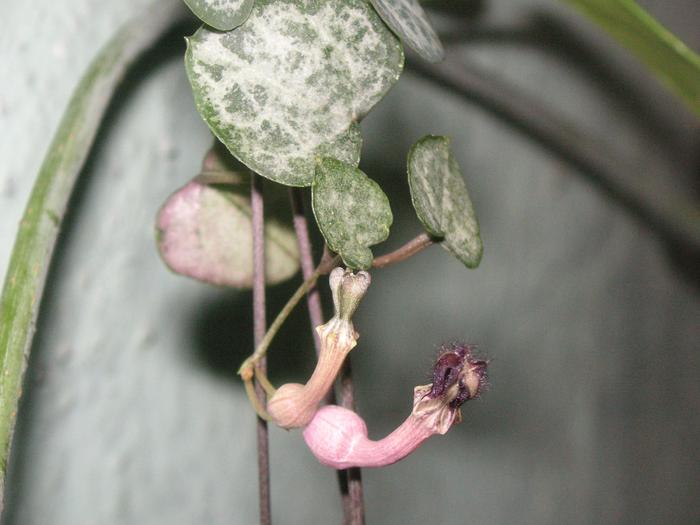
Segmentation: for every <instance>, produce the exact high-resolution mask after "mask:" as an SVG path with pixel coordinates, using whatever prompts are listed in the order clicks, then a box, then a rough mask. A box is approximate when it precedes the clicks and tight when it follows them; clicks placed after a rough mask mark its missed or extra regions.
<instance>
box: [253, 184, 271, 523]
mask: <svg viewBox="0 0 700 525" xmlns="http://www.w3.org/2000/svg"><path fill="white" fill-rule="evenodd" d="M251 177H252V180H251V185H250V188H251V190H250V201H251V211H252V221H251V222H252V228H253V339H254V341H255V346H258V345H259V344H260V343H261V342H262V340H263V338H264V337H265V324H266V322H265V232H264V226H265V222H264V221H265V219H264V216H263V211H264V209H263V190H262V180H261V179H260V177H259V176H257V175H255V174H254V173H251ZM255 368H256V370H257V371H259V372H260V374H261V375H262V376H265V375H266V373H267V363H266V359H265V358H264V357H263V358H262V359H260V360H259V361H257V362H256V363H255ZM255 393H256V397H257V400H258V402H259V403H260V405H261V406H262V407H263V408H264V407H265V395H266V394H265V388H264V387H263V385H261V384H260V382H259V381H258V382H256V385H255ZM267 434H268V432H267V421H265V419H263V418H262V417H258V419H257V435H258V488H259V497H260V524H261V525H269V524H270V523H271V521H272V520H271V510H270V454H269V440H268V435H267Z"/></svg>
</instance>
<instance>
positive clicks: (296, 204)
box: [289, 188, 364, 523]
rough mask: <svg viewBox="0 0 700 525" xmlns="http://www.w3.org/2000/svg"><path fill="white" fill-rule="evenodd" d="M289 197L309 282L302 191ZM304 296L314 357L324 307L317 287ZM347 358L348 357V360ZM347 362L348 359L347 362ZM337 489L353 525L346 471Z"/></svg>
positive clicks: (332, 399)
mask: <svg viewBox="0 0 700 525" xmlns="http://www.w3.org/2000/svg"><path fill="white" fill-rule="evenodd" d="M289 198H290V202H291V206H292V216H293V220H294V230H295V232H296V236H297V243H298V245H299V255H300V259H301V271H302V275H303V276H304V279H308V278H309V277H311V276H312V275H313V272H314V262H313V250H312V245H311V240H310V238H309V225H308V221H307V220H306V215H305V214H304V201H303V198H302V193H301V190H299V189H298V188H290V190H289ZM323 256H324V259H325V260H328V258H329V256H330V255H329V252H328V246H327V245H324V251H323ZM306 297H307V306H308V309H309V320H310V322H311V332H312V333H313V336H314V345H315V347H316V356H318V355H319V354H320V353H321V339H320V337H319V335H318V333H317V332H316V330H315V328H316V327H317V326H320V325H321V324H323V322H324V319H323V308H322V305H321V296H320V293H319V291H318V288H313V289H312V290H311V291H310V292H309V294H308V295H307V296H306ZM349 358H350V356H348V359H349ZM346 361H347V359H346ZM325 401H326V403H327V404H335V392H334V391H333V389H332V388H331V389H330V390H329V391H328V394H327V395H326V399H325ZM336 475H337V477H338V487H339V489H340V500H341V504H342V506H343V523H352V519H353V514H354V513H355V512H356V511H355V509H356V506H355V505H353V500H352V497H351V494H350V490H349V477H348V471H347V470H337V471H336ZM359 504H360V507H359V511H360V513H361V514H364V509H363V508H362V499H360V500H359Z"/></svg>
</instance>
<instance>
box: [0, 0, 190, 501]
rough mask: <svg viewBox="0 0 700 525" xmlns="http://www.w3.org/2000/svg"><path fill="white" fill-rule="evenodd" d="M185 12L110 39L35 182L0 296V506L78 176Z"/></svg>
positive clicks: (165, 12)
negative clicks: (135, 70)
mask: <svg viewBox="0 0 700 525" xmlns="http://www.w3.org/2000/svg"><path fill="white" fill-rule="evenodd" d="M184 13H185V11H184V10H183V9H182V7H181V5H180V3H179V2H173V1H172V0H158V1H157V2H155V3H153V4H152V5H151V6H149V7H148V8H147V9H146V11H145V12H142V13H140V14H139V16H137V17H135V18H133V19H132V20H131V21H129V22H128V23H126V24H125V25H124V26H123V27H122V28H121V29H120V30H119V31H118V32H117V33H116V35H115V36H114V37H112V38H111V39H110V41H109V42H108V43H107V44H106V45H105V47H104V48H103V49H102V50H101V51H100V53H99V54H98V55H97V56H96V57H95V58H94V59H93V61H92V63H91V65H90V67H89V68H88V70H87V72H86V73H85V75H84V76H83V78H82V79H81V80H80V83H79V84H78V86H77V88H76V89H75V91H74V93H73V95H72V97H71V100H70V102H69V104H68V108H67V109H66V112H65V114H64V115H63V118H62V119H61V122H60V124H59V127H58V130H57V131H56V134H55V136H54V139H53V142H52V143H51V146H50V148H49V151H48V153H47V155H46V158H45V159H44V163H43V164H42V166H41V169H40V170H39V175H38V177H37V180H36V182H35V183H34V188H33V189H32V193H31V195H30V197H29V202H28V204H27V207H26V209H25V212H24V216H23V217H22V220H21V222H20V224H19V231H18V233H17V237H16V239H15V244H14V247H13V250H12V255H11V259H10V264H9V267H8V271H7V275H6V277H5V285H4V288H3V292H2V298H1V299H0V366H1V367H2V370H0V509H2V502H3V495H4V487H5V475H6V473H7V461H8V455H9V450H10V444H11V440H12V433H13V431H14V427H15V421H16V419H17V407H18V402H19V397H20V395H21V393H22V381H23V377H24V371H25V369H26V366H27V361H28V358H29V352H30V350H31V345H32V337H33V335H34V331H35V328H36V320H37V316H38V313H39V307H40V304H41V298H42V294H43V290H44V284H45V282H46V276H47V273H48V269H49V265H50V263H51V257H52V254H53V251H54V246H55V245H56V238H57V235H58V232H59V230H60V227H61V223H62V221H63V217H64V215H65V212H66V207H67V204H68V200H69V198H70V196H71V193H72V191H73V187H74V185H75V181H76V180H77V178H78V174H79V173H80V170H81V168H82V167H83V165H84V163H85V160H86V158H87V156H88V153H89V152H90V148H91V146H92V144H93V142H94V139H95V135H96V133H97V130H98V128H99V126H100V123H101V121H102V118H103V116H104V114H105V111H106V110H107V107H108V105H109V102H110V99H111V98H112V95H113V94H114V92H115V90H116V88H117V86H118V85H119V83H120V81H121V80H122V78H123V77H124V74H125V73H126V70H127V69H128V67H129V66H130V65H131V64H132V63H133V62H134V61H135V60H136V59H137V58H138V57H139V55H140V54H141V53H142V52H143V51H144V50H146V49H148V48H149V47H150V46H152V45H153V43H154V42H156V41H157V40H158V39H159V38H160V37H162V36H163V34H164V33H165V32H166V31H167V30H168V29H169V28H171V27H172V26H173V25H175V23H176V22H178V21H179V20H181V19H182V18H183V14H184Z"/></svg>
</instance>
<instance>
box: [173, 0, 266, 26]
mask: <svg viewBox="0 0 700 525" xmlns="http://www.w3.org/2000/svg"><path fill="white" fill-rule="evenodd" d="M185 3H186V4H187V7H189V8H190V10H191V11H192V12H193V13H194V14H195V16H197V18H199V19H200V20H201V21H202V22H204V23H205V24H207V25H210V26H211V27H213V28H214V29H218V30H219V31H230V30H231V29H234V28H236V27H238V26H239V25H241V24H242V23H243V22H245V21H246V19H247V18H248V17H249V16H250V11H251V10H252V9H253V3H254V0H185Z"/></svg>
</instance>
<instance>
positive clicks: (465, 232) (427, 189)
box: [408, 135, 484, 268]
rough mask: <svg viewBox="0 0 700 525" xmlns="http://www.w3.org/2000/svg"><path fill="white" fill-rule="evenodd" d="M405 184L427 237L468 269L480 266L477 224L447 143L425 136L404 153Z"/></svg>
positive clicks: (442, 138) (481, 249)
mask: <svg viewBox="0 0 700 525" xmlns="http://www.w3.org/2000/svg"><path fill="white" fill-rule="evenodd" d="M408 184H409V187H410V189H411V200H412V201H413V207H414V208H415V209H416V213H417V214H418V218H419V219H420V221H421V222H422V223H423V226H425V229H426V230H427V231H428V233H429V234H431V235H433V236H435V237H441V238H442V239H443V240H442V242H441V243H440V244H441V245H442V246H443V247H444V248H445V249H447V250H448V251H449V252H451V253H452V254H453V255H454V256H455V257H457V259H459V260H460V261H462V262H463V263H464V264H465V265H466V266H467V267H469V268H476V267H477V266H479V263H480V262H481V256H482V255H483V252H484V247H483V244H482V242H481V236H480V235H479V222H478V221H477V219H476V213H474V207H473V206H472V202H471V199H470V198H469V193H468V192H467V186H466V185H465V184H464V179H463V178H462V173H461V172H460V170H459V166H458V165H457V161H456V160H455V158H454V157H453V156H452V153H451V152H450V139H448V138H447V137H435V136H432V135H428V136H426V137H423V138H422V139H420V140H419V141H418V142H416V143H415V144H414V145H413V147H412V148H411V151H409V152H408Z"/></svg>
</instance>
